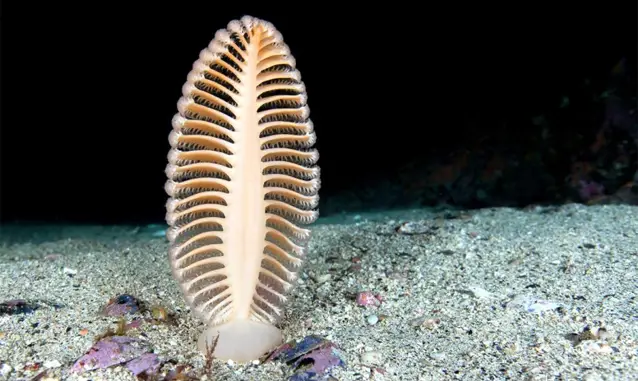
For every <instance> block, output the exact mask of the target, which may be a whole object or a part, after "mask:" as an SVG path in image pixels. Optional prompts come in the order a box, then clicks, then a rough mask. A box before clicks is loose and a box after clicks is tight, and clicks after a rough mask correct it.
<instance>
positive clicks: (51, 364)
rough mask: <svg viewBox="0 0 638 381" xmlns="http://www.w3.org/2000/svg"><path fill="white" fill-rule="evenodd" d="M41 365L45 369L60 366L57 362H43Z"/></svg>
mask: <svg viewBox="0 0 638 381" xmlns="http://www.w3.org/2000/svg"><path fill="white" fill-rule="evenodd" d="M42 365H43V366H44V367H45V368H59V367H61V366H62V364H60V362H59V361H58V360H51V361H45V362H44V364H42Z"/></svg>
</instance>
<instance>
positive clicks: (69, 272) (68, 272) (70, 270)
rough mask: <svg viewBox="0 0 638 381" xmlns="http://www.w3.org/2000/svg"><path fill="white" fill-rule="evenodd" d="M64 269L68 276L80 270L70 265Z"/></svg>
mask: <svg viewBox="0 0 638 381" xmlns="http://www.w3.org/2000/svg"><path fill="white" fill-rule="evenodd" d="M62 271H63V272H64V273H65V274H66V275H68V276H73V275H75V274H77V273H78V270H76V269H72V268H70V267H65V268H64V269H63V270H62Z"/></svg>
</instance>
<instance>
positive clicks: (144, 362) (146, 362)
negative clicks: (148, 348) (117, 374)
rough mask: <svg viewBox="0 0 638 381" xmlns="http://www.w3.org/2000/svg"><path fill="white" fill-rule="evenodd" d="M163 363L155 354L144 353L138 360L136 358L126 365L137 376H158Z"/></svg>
mask: <svg viewBox="0 0 638 381" xmlns="http://www.w3.org/2000/svg"><path fill="white" fill-rule="evenodd" d="M161 365H162V362H161V361H160V359H159V357H157V355H156V354H155V353H144V354H143V355H141V356H140V357H138V358H135V359H133V360H131V361H129V362H127V363H126V368H127V369H128V370H130V371H131V372H132V373H133V374H134V375H135V376H137V375H139V374H140V373H145V374H147V375H151V374H156V373H157V372H158V371H159V369H160V367H161Z"/></svg>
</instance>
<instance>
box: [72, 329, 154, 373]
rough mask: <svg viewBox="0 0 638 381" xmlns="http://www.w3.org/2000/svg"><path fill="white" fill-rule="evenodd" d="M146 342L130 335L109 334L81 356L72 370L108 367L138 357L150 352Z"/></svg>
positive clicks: (79, 370) (81, 370) (82, 370)
mask: <svg viewBox="0 0 638 381" xmlns="http://www.w3.org/2000/svg"><path fill="white" fill-rule="evenodd" d="M148 350H149V346H148V344H147V343H146V342H144V341H142V340H140V339H136V338H134V337H128V336H108V337H105V338H103V339H101V340H100V341H98V342H97V343H95V344H94V345H93V346H92V347H91V349H89V351H88V352H87V353H86V354H85V355H84V356H82V357H80V358H79V359H78V360H77V361H76V362H75V364H73V367H72V368H71V372H78V373H79V372H84V371H87V370H93V369H100V368H107V367H109V366H113V365H118V364H122V363H125V362H128V361H131V360H133V359H135V358H138V357H140V356H142V355H143V354H145V353H146V352H148Z"/></svg>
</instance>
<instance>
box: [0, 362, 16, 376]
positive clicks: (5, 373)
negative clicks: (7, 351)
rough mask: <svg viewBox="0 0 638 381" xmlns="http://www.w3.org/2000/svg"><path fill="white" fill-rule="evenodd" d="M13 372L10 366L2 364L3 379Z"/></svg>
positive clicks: (0, 363)
mask: <svg viewBox="0 0 638 381" xmlns="http://www.w3.org/2000/svg"><path fill="white" fill-rule="evenodd" d="M12 370H13V369H12V368H11V366H10V365H9V364H6V363H3V362H0V376H2V377H5V376H8V375H9V373H11V371H12Z"/></svg>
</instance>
